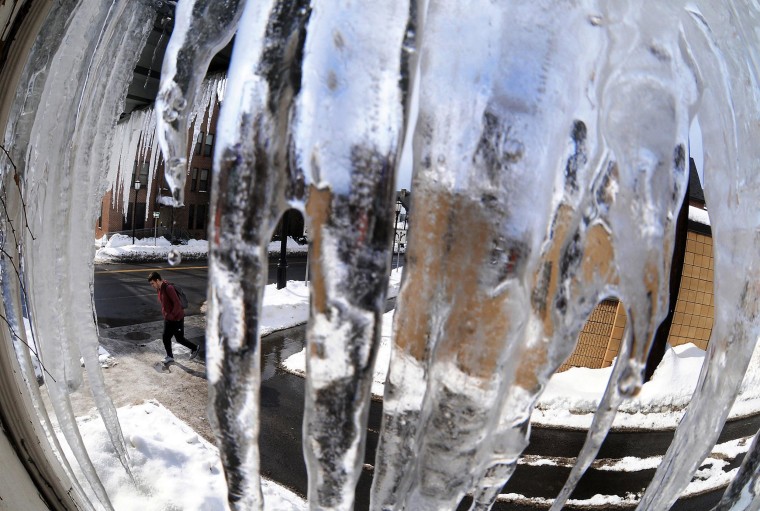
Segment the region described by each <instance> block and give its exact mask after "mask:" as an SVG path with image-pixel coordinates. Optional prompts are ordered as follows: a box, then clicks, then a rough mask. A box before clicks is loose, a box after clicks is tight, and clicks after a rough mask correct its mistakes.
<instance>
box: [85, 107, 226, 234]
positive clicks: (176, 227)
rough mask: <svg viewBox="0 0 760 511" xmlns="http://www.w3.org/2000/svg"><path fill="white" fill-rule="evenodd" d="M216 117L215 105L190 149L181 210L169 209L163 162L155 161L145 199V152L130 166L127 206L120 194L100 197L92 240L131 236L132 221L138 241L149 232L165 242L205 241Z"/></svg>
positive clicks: (146, 175)
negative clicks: (106, 236) (165, 239)
mask: <svg viewBox="0 0 760 511" xmlns="http://www.w3.org/2000/svg"><path fill="white" fill-rule="evenodd" d="M218 115H219V105H218V104H217V106H216V107H215V108H213V109H212V117H211V128H210V130H208V133H206V131H207V130H206V126H207V123H208V121H209V119H208V117H206V118H204V120H203V124H202V125H201V130H200V133H199V134H198V137H197V139H196V140H195V141H194V143H193V146H192V148H191V149H192V151H191V152H190V165H189V168H188V173H187V176H186V181H185V206H184V207H181V208H173V207H171V206H170V205H169V204H171V202H170V196H171V193H170V191H169V188H168V186H167V185H166V180H165V179H164V165H163V159H160V160H159V164H158V168H157V169H156V172H155V173H154V175H153V183H152V186H151V187H150V197H148V188H149V187H148V186H147V184H148V176H149V161H150V157H151V154H150V152H147V154H146V155H144V158H143V159H141V160H140V161H137V160H135V162H134V167H133V169H132V179H131V189H130V192H129V201H128V203H127V204H123V203H122V194H121V190H113V189H112V190H109V191H108V192H107V193H106V194H105V196H104V197H103V200H102V202H101V214H100V217H99V218H98V220H97V221H96V225H95V237H96V238H101V237H102V236H104V235H111V234H114V233H117V232H122V233H124V234H131V232H132V219H133V217H134V224H135V225H134V228H135V231H136V234H137V236H138V237H140V238H143V237H146V236H153V232H154V231H156V232H157V233H158V235H159V236H162V235H163V236H165V237H166V238H167V239H170V238H188V237H189V238H195V239H206V223H207V221H208V211H209V200H210V196H211V166H212V161H213V154H214V137H215V126H216V120H217V116H218ZM191 136H192V131H191V133H190V137H191ZM190 137H189V138H190ZM136 182H139V183H140V187H139V189H137V190H135V183H136ZM114 193H117V197H116V201H114V200H113V198H114ZM125 207H126V215H125ZM133 209H134V215H133ZM156 213H157V215H156Z"/></svg>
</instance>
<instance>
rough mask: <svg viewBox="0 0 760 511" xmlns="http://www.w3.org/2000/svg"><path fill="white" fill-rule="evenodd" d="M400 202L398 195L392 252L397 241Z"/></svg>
mask: <svg viewBox="0 0 760 511" xmlns="http://www.w3.org/2000/svg"><path fill="white" fill-rule="evenodd" d="M400 204H401V202H399V200H398V195H396V220H395V221H394V222H393V250H394V251H395V250H397V249H396V244H397V240H398V214H399V212H400V211H401V208H399V205H400ZM391 273H393V254H392V253H391Z"/></svg>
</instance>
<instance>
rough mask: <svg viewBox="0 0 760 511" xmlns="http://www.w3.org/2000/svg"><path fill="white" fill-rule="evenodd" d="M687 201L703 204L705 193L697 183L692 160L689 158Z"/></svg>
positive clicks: (695, 167)
mask: <svg viewBox="0 0 760 511" xmlns="http://www.w3.org/2000/svg"><path fill="white" fill-rule="evenodd" d="M689 200H691V201H697V202H701V203H702V204H704V203H705V193H704V191H703V190H702V183H700V182H699V174H697V166H696V165H695V164H694V158H689Z"/></svg>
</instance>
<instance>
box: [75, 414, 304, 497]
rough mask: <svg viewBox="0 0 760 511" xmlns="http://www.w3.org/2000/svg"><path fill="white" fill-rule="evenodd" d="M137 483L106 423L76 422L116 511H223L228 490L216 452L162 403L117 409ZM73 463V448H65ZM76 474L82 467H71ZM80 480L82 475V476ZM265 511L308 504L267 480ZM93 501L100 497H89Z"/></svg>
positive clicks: (94, 420) (94, 418) (96, 419)
mask: <svg viewBox="0 0 760 511" xmlns="http://www.w3.org/2000/svg"><path fill="white" fill-rule="evenodd" d="M118 415H119V422H120V423H121V428H122V431H123V433H124V438H125V440H126V443H127V450H128V452H129V456H130V459H131V468H132V472H133V474H134V478H135V483H136V484H132V482H131V481H130V480H129V477H128V476H127V474H126V472H125V470H124V468H123V467H122V466H121V464H119V463H118V462H116V461H115V460H116V459H117V458H116V452H115V450H114V448H113V446H112V445H111V441H110V439H109V437H108V434H107V432H106V429H105V426H104V424H103V422H102V420H101V419H100V418H99V416H97V414H93V415H92V416H88V417H82V418H79V419H77V422H78V425H79V429H80V431H81V433H82V438H83V439H84V442H85V445H86V446H87V451H88V453H89V454H90V457H91V458H92V461H93V464H94V465H95V467H96V469H97V471H98V475H99V476H100V479H101V480H102V481H103V484H104V486H105V488H106V491H107V492H108V495H109V496H110V498H111V501H112V503H113V505H114V508H115V509H116V511H163V510H166V509H182V510H183V511H194V510H198V511H201V510H203V511H217V510H218V511H223V510H225V509H228V508H227V504H226V493H227V487H226V483H225V480H224V473H223V471H222V464H221V461H220V459H219V452H218V450H217V448H216V447H214V446H213V445H211V444H210V443H208V442H207V441H206V440H204V439H203V438H202V437H200V436H199V435H198V434H197V433H195V432H194V431H193V430H192V428H190V426H188V425H187V424H185V423H184V422H182V421H181V420H179V419H178V418H177V417H175V416H174V415H173V414H172V413H171V412H170V411H169V410H167V409H166V408H164V407H163V406H162V405H161V404H160V403H158V402H157V401H153V400H150V401H146V402H144V403H142V404H140V405H134V406H129V407H123V408H119V409H118ZM61 444H62V446H63V448H64V451H66V456H67V457H69V459H72V460H73V458H72V456H71V452H70V451H68V446H67V445H68V444H66V442H62V443H61ZM72 467H73V468H74V471H75V472H78V471H79V468H78V465H77V464H76V463H72ZM77 475H78V477H79V479H80V480H82V479H83V478H84V475H83V474H82V473H79V472H78V473H77ZM262 486H263V491H264V502H265V508H264V509H266V510H271V511H300V510H305V509H307V505H306V501H304V500H303V499H302V498H300V497H299V496H298V495H296V494H295V493H292V492H291V491H289V490H288V489H286V488H284V487H282V486H279V485H277V484H275V483H273V482H271V481H266V480H262ZM90 498H91V499H94V498H95V497H94V496H93V495H90Z"/></svg>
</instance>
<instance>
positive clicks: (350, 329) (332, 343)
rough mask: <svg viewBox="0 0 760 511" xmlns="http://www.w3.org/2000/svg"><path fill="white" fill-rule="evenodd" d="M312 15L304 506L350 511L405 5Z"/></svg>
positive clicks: (382, 276)
mask: <svg viewBox="0 0 760 511" xmlns="http://www.w3.org/2000/svg"><path fill="white" fill-rule="evenodd" d="M312 8H313V12H312V14H311V20H310V23H309V29H308V36H307V41H306V48H305V50H304V53H305V57H304V65H303V89H302V91H301V96H300V97H299V100H298V101H299V102H298V110H297V116H298V120H297V122H298V125H297V132H296V137H297V138H296V153H297V158H298V163H299V165H300V166H301V167H302V168H304V173H305V174H306V176H307V177H309V178H311V180H312V184H311V187H310V190H309V197H308V203H307V206H306V212H307V213H308V221H309V232H310V233H313V239H312V245H311V254H310V257H309V263H310V269H309V270H310V272H309V275H310V277H311V281H310V284H311V292H312V300H311V308H310V317H309V325H308V332H307V340H308V348H307V350H306V353H307V355H306V368H307V369H306V374H307V378H306V397H305V402H306V403H305V412H304V457H305V459H306V464H307V470H308V474H309V495H308V499H309V502H310V506H311V507H312V508H313V509H333V510H349V509H353V501H354V491H355V487H356V483H357V482H358V480H359V475H360V473H361V468H362V463H363V456H364V444H365V438H366V427H367V415H368V411H369V399H370V390H371V384H372V373H373V366H374V363H375V355H376V353H377V347H378V345H379V342H380V333H381V325H382V315H383V313H384V311H385V298H386V291H387V284H388V275H389V269H390V268H389V264H390V258H389V257H388V253H389V251H390V248H391V246H392V245H391V243H392V236H393V217H392V211H393V204H394V190H395V187H394V185H395V183H394V172H393V169H394V168H395V163H396V157H397V153H398V152H399V149H400V147H399V143H400V140H401V137H402V134H403V130H402V128H403V115H402V108H401V106H402V105H401V101H402V93H401V90H400V87H399V78H400V73H401V70H402V62H401V58H402V44H403V42H404V36H405V32H406V25H407V23H408V19H409V14H410V12H409V2H408V1H397V2H361V1H349V2H343V3H341V4H338V3H335V2H330V1H323V2H316V3H315V4H314V5H313V7H312Z"/></svg>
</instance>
